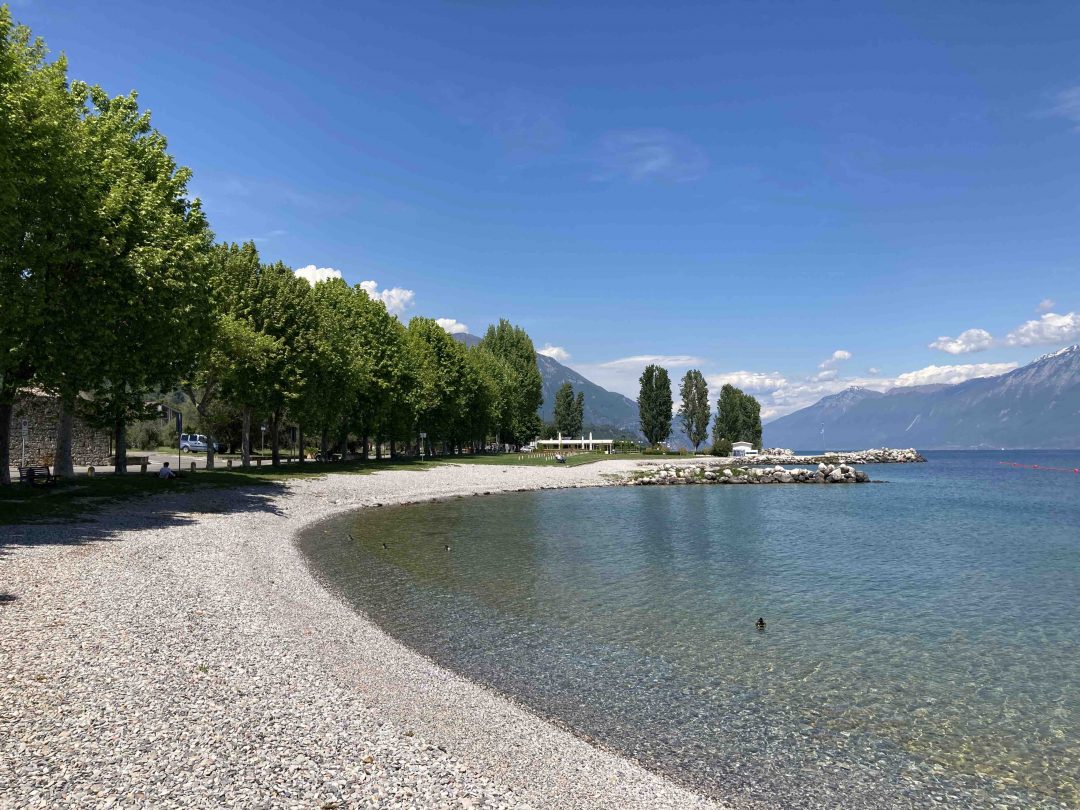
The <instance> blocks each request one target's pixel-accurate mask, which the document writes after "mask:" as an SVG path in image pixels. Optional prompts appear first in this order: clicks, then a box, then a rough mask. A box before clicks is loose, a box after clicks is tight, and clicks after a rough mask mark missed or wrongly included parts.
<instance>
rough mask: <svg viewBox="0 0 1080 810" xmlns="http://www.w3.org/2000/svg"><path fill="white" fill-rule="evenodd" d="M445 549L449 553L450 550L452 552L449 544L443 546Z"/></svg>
mask: <svg viewBox="0 0 1080 810" xmlns="http://www.w3.org/2000/svg"><path fill="white" fill-rule="evenodd" d="M443 548H445V549H446V550H447V551H449V550H450V545H449V543H444V544H443Z"/></svg>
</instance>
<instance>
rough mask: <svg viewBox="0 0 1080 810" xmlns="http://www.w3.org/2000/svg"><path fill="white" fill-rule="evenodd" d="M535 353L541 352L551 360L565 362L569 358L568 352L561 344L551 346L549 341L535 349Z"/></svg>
mask: <svg viewBox="0 0 1080 810" xmlns="http://www.w3.org/2000/svg"><path fill="white" fill-rule="evenodd" d="M537 353H538V354H542V355H544V356H545V357H550V358H551V359H552V360H557V361H558V362H560V363H565V362H566V361H567V360H569V359H570V352H568V351H567V350H566V349H564V348H563V347H562V346H552V345H551V344H550V343H545V344H544V348H542V349H537Z"/></svg>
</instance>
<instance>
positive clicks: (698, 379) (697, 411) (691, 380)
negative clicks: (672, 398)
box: [679, 368, 711, 453]
mask: <svg viewBox="0 0 1080 810" xmlns="http://www.w3.org/2000/svg"><path fill="white" fill-rule="evenodd" d="M679 396H680V398H681V400H682V402H681V403H680V405H679V418H680V419H681V420H682V424H683V430H684V431H685V432H686V436H687V438H688V439H690V443H691V444H692V445H694V452H695V453H696V452H697V449H698V447H700V446H701V444H702V443H703V442H704V441H705V440H706V439H707V438H708V437H709V417H710V416H711V412H710V410H711V409H710V407H709V386H708V385H707V384H706V382H705V377H704V376H703V375H702V373H701V372H700V371H698V370H697V369H696V368H692V369H690V370H689V371H687V372H686V374H685V375H683V378H682V384H681V385H680V386H679Z"/></svg>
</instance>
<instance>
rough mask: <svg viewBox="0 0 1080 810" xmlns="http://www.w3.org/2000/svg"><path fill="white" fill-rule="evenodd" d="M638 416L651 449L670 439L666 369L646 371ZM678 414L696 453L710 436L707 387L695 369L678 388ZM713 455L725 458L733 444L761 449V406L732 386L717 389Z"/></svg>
mask: <svg viewBox="0 0 1080 810" xmlns="http://www.w3.org/2000/svg"><path fill="white" fill-rule="evenodd" d="M639 382H640V384H641V391H640V393H639V394H638V412H639V418H640V424H641V431H642V433H644V434H645V440H646V441H647V442H648V443H649V445H650V446H656V445H658V444H660V443H661V442H663V441H666V440H667V438H668V437H669V436H670V435H671V430H672V410H673V402H672V398H671V380H670V378H669V377H668V372H667V369H665V368H662V367H661V366H657V365H650V366H647V367H646V368H645V371H644V372H643V373H642V375H641V379H640V381H639ZM679 396H680V404H679V410H678V414H679V417H680V420H681V421H682V426H683V430H684V431H685V433H686V436H687V438H688V439H689V440H690V443H691V444H692V445H693V446H694V451H695V452H696V451H697V450H698V448H699V447H700V446H701V445H702V444H703V443H704V442H705V440H706V439H707V438H708V436H709V420H710V418H711V409H710V405H709V386H708V384H707V383H706V381H705V377H704V375H703V374H702V373H701V372H700V371H699V370H698V369H690V370H689V371H687V372H686V374H685V375H684V376H683V378H682V382H681V384H680V386H679ZM712 439H713V452H714V453H717V454H719V455H728V454H730V452H731V444H732V442H737V441H745V442H752V443H753V445H754V446H755V447H757V448H760V447H761V405H760V403H759V402H758V401H757V400H756V399H755V398H754V397H752V396H750V395H749V394H746V393H744V392H743V391H741V390H740V389H738V388H736V387H735V386H733V385H730V384H729V385H724V386H723V388H721V389H720V398H719V399H718V400H717V402H716V419H715V421H713V425H712Z"/></svg>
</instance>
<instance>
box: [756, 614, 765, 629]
mask: <svg viewBox="0 0 1080 810" xmlns="http://www.w3.org/2000/svg"><path fill="white" fill-rule="evenodd" d="M755 627H757V629H758V631H759V632H760V631H761V630H764V629H765V620H764V619H763V618H761V616H758V620H757V623H756V624H755Z"/></svg>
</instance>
